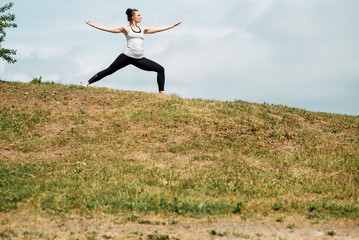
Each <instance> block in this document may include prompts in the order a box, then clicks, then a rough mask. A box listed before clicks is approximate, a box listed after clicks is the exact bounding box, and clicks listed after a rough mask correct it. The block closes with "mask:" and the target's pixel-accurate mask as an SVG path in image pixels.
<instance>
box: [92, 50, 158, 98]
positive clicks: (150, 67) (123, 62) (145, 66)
mask: <svg viewBox="0 0 359 240" xmlns="http://www.w3.org/2000/svg"><path fill="white" fill-rule="evenodd" d="M129 64H132V65H134V66H136V67H138V68H140V69H142V70H145V71H153V72H157V84H158V89H159V91H164V88H165V69H164V68H163V67H162V66H161V65H159V64H158V63H156V62H154V61H152V60H149V59H147V58H141V59H136V58H131V57H128V56H126V55H125V54H123V53H122V54H120V56H118V57H117V58H116V60H115V61H114V62H113V63H112V64H111V65H110V66H109V67H108V68H106V69H105V70H103V71H101V72H98V73H97V74H95V76H93V77H92V78H91V79H90V80H89V83H90V84H91V83H94V82H97V81H99V80H101V79H102V78H104V77H106V76H108V75H110V74H112V73H114V72H116V71H117V70H119V69H121V68H123V67H126V66H127V65H129Z"/></svg>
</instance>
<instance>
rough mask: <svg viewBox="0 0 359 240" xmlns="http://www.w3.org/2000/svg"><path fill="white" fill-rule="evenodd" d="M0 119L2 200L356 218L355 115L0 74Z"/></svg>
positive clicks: (105, 208)
mask: <svg viewBox="0 0 359 240" xmlns="http://www.w3.org/2000/svg"><path fill="white" fill-rule="evenodd" d="M353 104H354V103H353ZM0 129H1V132H0V211H2V212H5V211H10V212H11V211H14V210H15V209H17V210H23V209H35V210H36V209H38V210H40V209H41V210H43V211H45V212H49V213H53V214H67V213H69V212H77V213H79V214H85V215H91V214H96V213H106V214H117V213H133V212H137V213H143V214H146V213H151V214H152V213H159V214H165V215H168V214H169V215H172V214H174V215H178V214H179V215H183V216H196V217H203V216H208V215H217V216H218V215H228V214H236V215H240V216H241V217H242V218H247V217H252V216H268V215H271V214H289V215H290V214H300V215H303V216H305V217H307V218H310V219H323V218H332V217H334V218H349V219H359V188H358V186H359V118H358V117H355V116H345V115H337V114H327V113H314V112H309V111H306V110H302V109H296V108H289V107H285V106H275V105H269V104H253V103H247V102H243V101H234V102H218V101H205V100H190V99H182V98H179V97H176V96H158V95H157V94H156V95H155V94H149V93H142V92H125V91H118V90H109V89H103V88H82V87H78V86H64V85H59V84H24V83H9V82H0Z"/></svg>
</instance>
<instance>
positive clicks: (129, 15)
mask: <svg viewBox="0 0 359 240" xmlns="http://www.w3.org/2000/svg"><path fill="white" fill-rule="evenodd" d="M135 12H138V10H137V9H131V8H127V10H126V15H127V20H128V21H129V22H131V20H132V17H133V15H134V14H135Z"/></svg>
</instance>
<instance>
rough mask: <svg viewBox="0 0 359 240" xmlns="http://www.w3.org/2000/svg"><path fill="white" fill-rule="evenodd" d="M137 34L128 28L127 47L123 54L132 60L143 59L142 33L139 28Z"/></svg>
mask: <svg viewBox="0 0 359 240" xmlns="http://www.w3.org/2000/svg"><path fill="white" fill-rule="evenodd" d="M138 28H139V29H140V31H139V32H135V31H134V30H133V29H132V28H131V26H129V29H130V30H129V31H128V34H127V35H126V39H127V47H126V49H125V51H124V52H123V53H124V54H125V55H126V56H129V57H132V58H137V59H139V58H143V55H144V50H145V49H144V43H143V42H144V33H143V31H142V30H141V28H140V27H138Z"/></svg>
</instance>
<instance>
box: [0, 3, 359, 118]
mask: <svg viewBox="0 0 359 240" xmlns="http://www.w3.org/2000/svg"><path fill="white" fill-rule="evenodd" d="M9 1H11V0H9ZM12 1H13V2H14V3H15V5H14V7H13V8H12V9H11V10H10V12H11V13H14V14H15V15H16V20H15V23H17V24H18V28H15V29H7V30H6V32H7V36H6V38H5V42H4V43H2V47H5V48H11V49H16V50H17V55H16V57H15V58H16V59H17V60H18V61H17V63H15V64H8V63H6V62H4V61H2V60H0V79H2V80H5V81H19V82H30V81H31V80H32V79H33V78H34V77H40V76H41V77H42V79H43V81H54V82H56V83H62V84H81V83H84V82H87V80H88V79H89V78H91V77H92V76H93V75H94V74H96V73H97V72H99V71H101V70H103V69H105V68H107V67H108V66H109V65H110V64H111V63H112V62H113V61H114V60H115V59H116V57H117V56H118V55H119V54H121V53H122V52H123V50H124V49H125V47H126V38H125V36H124V35H123V34H113V33H108V32H103V31H100V30H97V29H94V28H91V27H90V26H88V25H86V24H85V23H84V21H85V20H90V21H92V22H94V23H95V24H97V25H101V26H107V27H116V26H122V25H128V21H127V18H126V15H125V11H126V9H127V8H136V9H138V10H139V11H140V13H141V15H142V23H141V26H149V27H165V26H170V25H172V24H174V23H176V22H179V21H182V24H181V25H179V26H178V27H176V28H173V29H171V30H169V31H165V32H160V33H156V34H151V35H145V56H146V57H147V58H149V59H152V60H154V61H156V62H158V63H159V64H161V65H162V66H163V67H164V68H165V69H166V85H165V90H166V93H167V94H176V95H177V96H180V97H183V98H190V99H192V98H196V99H198V98H200V99H210V100H218V101H233V100H242V101H247V102H255V103H264V102H265V103H268V104H276V105H285V106H289V107H296V108H302V109H306V110H310V111H315V112H328V113H339V114H349V115H359V28H358V23H359V14H358V10H359V1H358V0H225V1H223V0H206V1H198V0H171V1H168V0H152V1H148V0H136V1H134V0H101V1H88V0H73V1H48V0H32V1H27V0H12ZM7 2H8V1H6V0H5V2H4V1H1V4H0V5H3V4H5V3H7ZM91 86H95V87H107V88H113V89H119V90H126V91H127V90H129V91H144V92H153V93H156V92H157V91H158V87H157V83H156V73H154V72H145V71H142V70H139V69H137V68H136V67H134V66H128V67H126V68H123V69H121V70H119V71H118V72H116V73H114V74H112V75H110V76H108V77H106V78H104V79H102V80H101V81H99V82H96V83H94V84H93V85H91Z"/></svg>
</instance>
